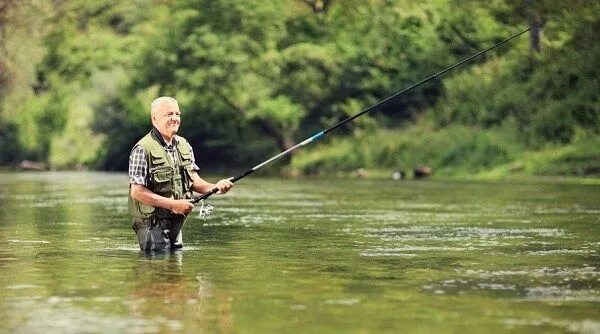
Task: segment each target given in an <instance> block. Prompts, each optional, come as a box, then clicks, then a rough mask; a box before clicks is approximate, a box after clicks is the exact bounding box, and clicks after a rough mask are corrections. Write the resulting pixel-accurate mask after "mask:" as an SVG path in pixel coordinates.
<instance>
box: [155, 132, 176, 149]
mask: <svg viewBox="0 0 600 334" xmlns="http://www.w3.org/2000/svg"><path fill="white" fill-rule="evenodd" d="M151 132H152V134H153V135H154V137H155V138H156V139H157V140H158V142H159V143H160V144H161V145H162V146H163V147H169V145H167V143H166V142H165V139H164V138H163V136H162V135H161V134H160V132H159V131H158V129H157V128H155V127H152V131H151ZM175 146H177V135H174V136H173V140H172V141H171V147H175Z"/></svg>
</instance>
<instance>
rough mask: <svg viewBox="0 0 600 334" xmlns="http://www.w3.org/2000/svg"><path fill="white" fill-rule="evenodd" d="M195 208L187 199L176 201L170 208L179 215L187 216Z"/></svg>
mask: <svg viewBox="0 0 600 334" xmlns="http://www.w3.org/2000/svg"><path fill="white" fill-rule="evenodd" d="M193 208H194V204H192V203H190V201H189V200H187V199H176V200H173V202H172V204H171V207H170V208H169V209H170V210H171V211H173V213H175V214H178V215H187V214H188V213H190V212H191V211H192V209H193Z"/></svg>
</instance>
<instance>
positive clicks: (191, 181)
mask: <svg viewBox="0 0 600 334" xmlns="http://www.w3.org/2000/svg"><path fill="white" fill-rule="evenodd" d="M180 116H181V112H180V111H179V105H178V104H177V100H175V99H174V98H172V97H168V96H163V97H159V98H157V99H156V100H154V101H153V102H152V104H151V106H150V117H151V119H152V126H153V128H152V130H151V131H150V133H148V134H147V135H146V136H144V137H143V138H142V139H140V141H138V142H137V144H136V145H135V146H134V147H133V150H132V151H131V155H130V156H129V177H130V181H129V211H130V212H131V214H132V215H133V230H134V231H135V232H136V234H137V236H138V240H139V244H140V249H141V250H143V251H151V250H167V249H178V248H181V247H183V244H182V235H181V227H182V226H183V223H184V222H185V219H186V216H187V214H188V213H190V211H192V209H193V208H194V204H192V203H190V201H189V199H190V198H192V190H194V191H197V192H200V193H205V192H208V191H210V190H212V189H214V188H218V189H219V191H218V192H217V194H224V193H226V192H228V191H229V189H231V187H232V186H233V183H232V182H231V181H230V180H228V179H223V180H220V181H219V182H217V183H216V184H213V183H209V182H207V181H205V180H203V179H202V178H201V177H200V176H198V173H197V171H198V170H199V168H198V166H196V163H195V159H194V152H193V150H192V147H191V146H190V144H188V142H187V141H186V140H185V139H184V138H182V137H180V136H177V135H176V133H177V130H179V125H180V122H181V119H180Z"/></svg>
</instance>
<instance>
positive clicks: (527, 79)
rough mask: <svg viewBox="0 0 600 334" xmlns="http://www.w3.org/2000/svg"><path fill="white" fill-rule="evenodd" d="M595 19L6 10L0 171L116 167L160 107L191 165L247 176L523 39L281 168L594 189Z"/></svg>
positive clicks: (506, 13) (450, 2) (479, 11)
mask: <svg viewBox="0 0 600 334" xmlns="http://www.w3.org/2000/svg"><path fill="white" fill-rule="evenodd" d="M565 8H569V11H568V12H567V11H565V10H564V9H565ZM598 17H600V5H599V4H597V3H594V2H591V3H590V2H586V1H581V0H576V1H566V0H560V1H549V0H531V1H525V2H514V1H508V0H494V1H489V2H477V3H474V2H470V3H468V4H467V3H465V2H463V1H457V0H429V1H416V0H408V1H389V0H367V1H359V0H345V1H343V2H342V1H336V0H329V1H308V0H293V1H275V2H265V1H259V0H249V1H243V2H242V1H235V0H211V1H208V0H192V1H184V0H152V1H143V0H134V1H126V2H123V1H117V0H99V1H93V2H90V1H83V0H69V1H50V0H40V1H34V0H26V1H12V0H9V1H6V2H5V4H4V5H2V6H1V7H0V37H1V38H0V154H1V155H0V164H16V163H18V162H19V161H20V160H22V159H34V160H39V161H45V162H48V163H49V164H50V165H51V166H52V168H99V169H108V170H115V169H116V170H124V169H125V168H126V167H127V159H128V154H129V150H130V148H131V146H132V145H133V144H134V143H135V141H136V140H137V139H139V138H140V137H141V136H142V135H143V134H144V133H146V132H147V131H148V130H149V126H150V124H149V115H148V106H149V104H150V102H151V101H152V99H154V98H155V97H156V96H159V95H171V96H175V97H176V98H177V99H178V100H179V102H180V106H181V108H182V119H183V123H182V127H181V133H182V134H183V135H184V136H185V137H186V138H188V139H189V140H190V142H191V143H192V146H193V147H194V149H195V151H196V155H197V157H198V160H199V164H200V165H201V166H202V167H203V168H209V169H213V170H216V169H222V168H225V169H227V167H228V168H229V169H236V170H238V169H239V168H244V167H246V168H247V167H248V164H249V163H250V164H252V163H258V162H260V161H262V160H264V159H265V158H267V157H268V156H270V155H272V154H274V153H277V152H279V151H281V150H284V149H287V148H289V147H291V146H292V145H294V144H296V143H297V142H298V141H300V140H302V139H304V138H306V137H308V136H310V135H312V134H314V133H315V132H317V131H320V130H322V129H323V128H326V127H328V126H330V125H332V124H335V123H337V122H338V121H340V120H341V119H343V118H345V117H348V116H349V115H354V114H356V113H358V112H360V111H361V110H364V109H365V108H367V107H368V106H370V105H373V104H374V103H376V102H377V101H380V100H382V99H385V98H386V97H388V96H390V95H392V94H394V93H395V92H398V91H400V90H401V89H403V88H405V87H408V86H410V85H411V84H413V83H415V82H418V81H420V80H421V79H423V78H425V77H427V76H429V75H431V74H433V73H435V72H437V71H439V70H440V69H442V68H445V67H446V66H448V65H450V64H452V63H455V62H457V61H459V60H460V59H464V58H465V57H467V56H469V55H471V54H474V53H475V52H477V51H479V50H482V49H484V48H486V47H488V46H490V45H492V44H493V43H496V42H499V41H500V40H502V39H504V38H506V37H507V36H508V35H510V34H511V33H513V32H516V31H519V30H521V29H523V27H524V26H525V25H531V26H532V27H533V29H532V30H531V32H530V34H529V36H528V37H520V38H518V39H516V40H514V41H512V42H510V44H509V45H506V46H503V47H501V48H497V49H495V50H494V51H492V52H490V53H487V54H486V55H485V56H483V57H480V58H479V59H477V60H475V61H473V62H471V63H470V64H466V65H464V66H462V67H461V68H457V69H455V70H454V71H453V72H451V73H448V74H447V75H445V76H444V77H442V78H438V79H439V80H433V81H431V82H429V83H428V84H426V85H423V86H422V87H420V88H419V89H415V90H412V91H410V92H408V93H406V94H403V95H402V96H399V97H398V98H396V99H394V100H392V101H389V103H387V104H385V105H384V106H382V107H381V108H379V109H378V110H374V111H373V112H372V113H369V114H368V115H365V116H363V117H361V118H359V119H357V120H356V121H354V122H352V123H350V124H348V126H346V127H344V128H341V129H340V130H339V131H338V133H337V134H336V135H335V137H334V138H331V139H330V140H328V141H326V142H325V143H322V144H319V146H318V147H314V148H309V149H308V150H306V151H303V152H301V153H300V154H298V155H297V156H294V157H293V159H292V160H291V161H288V162H291V166H292V168H297V169H299V170H302V171H304V172H306V173H318V172H322V171H351V170H355V169H357V168H389V169H399V168H401V169H406V170H408V169H410V168H412V167H414V166H415V165H420V164H426V165H430V166H432V167H434V168H435V169H436V171H437V172H438V173H445V174H453V173H454V174H455V173H463V172H464V173H471V174H472V173H479V174H481V173H485V171H489V170H492V171H494V170H498V169H503V168H504V169H506V170H510V169H511V168H512V167H507V166H513V164H515V163H516V164H523V166H525V167H523V168H516V169H517V170H519V171H524V172H529V173H543V174H548V173H558V174H578V173H579V172H577V171H581V173H582V174H595V173H596V172H595V171H596V170H597V165H598V163H597V159H596V158H595V156H594V154H596V153H595V152H596V150H593V149H590V150H587V151H585V152H591V153H589V154H587V153H585V154H584V153H582V152H584V151H582V150H584V149H583V148H584V147H588V146H586V144H584V143H585V142H587V141H589V138H592V141H591V142H594V139H593V138H597V136H598V135H599V132H600V110H599V109H600V103H599V102H598V94H597V92H598V91H600V83H599V78H598V74H597V68H598V67H600V63H599V61H600V57H598V55H599V54H600V46H599V45H598V43H596V39H597V36H596V35H597V34H596V33H595V32H596V31H598V30H600V21H599V20H598ZM547 18H551V20H550V21H548V22H547V23H546V24H545V25H544V26H542V25H541V24H542V22H543V21H544V20H545V19H547ZM562 150H564V152H570V153H564V155H561V158H560V159H558V158H557V159H554V160H552V159H550V160H546V159H543V158H540V159H538V160H539V161H549V165H548V168H543V167H541V166H539V165H536V164H535V163H531V164H526V163H524V162H523V161H530V159H529V158H528V157H531V156H537V155H536V154H540V156H544V153H543V152H563V151H562ZM536 152H537V153H536ZM540 152H541V153H540ZM536 159H537V158H536ZM536 159H533V160H531V161H538V160H536ZM224 166H225V167H224ZM531 166H534V167H531Z"/></svg>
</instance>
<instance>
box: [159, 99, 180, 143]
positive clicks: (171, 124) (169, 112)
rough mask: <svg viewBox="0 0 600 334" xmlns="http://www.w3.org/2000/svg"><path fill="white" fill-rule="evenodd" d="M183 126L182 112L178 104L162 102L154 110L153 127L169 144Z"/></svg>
mask: <svg viewBox="0 0 600 334" xmlns="http://www.w3.org/2000/svg"><path fill="white" fill-rule="evenodd" d="M180 124H181V112H180V111H179V106H178V105H177V102H175V101H174V100H173V101H168V100H166V101H161V102H160V103H158V105H157V106H156V107H155V108H154V109H153V110H152V125H154V127H155V128H156V129H157V130H158V132H160V134H161V135H162V136H163V137H164V138H165V140H166V141H167V142H170V141H171V139H172V138H173V136H174V135H175V134H176V133H177V130H179V125H180Z"/></svg>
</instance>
